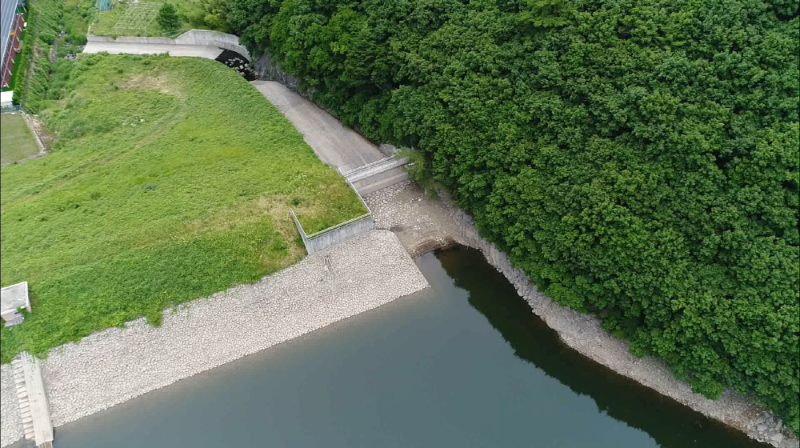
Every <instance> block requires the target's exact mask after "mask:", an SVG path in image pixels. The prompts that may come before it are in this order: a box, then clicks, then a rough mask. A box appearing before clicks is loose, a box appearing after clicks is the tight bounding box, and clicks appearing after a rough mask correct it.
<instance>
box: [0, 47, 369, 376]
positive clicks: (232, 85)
mask: <svg viewBox="0 0 800 448" xmlns="http://www.w3.org/2000/svg"><path fill="white" fill-rule="evenodd" d="M65 90H66V91H67V92H70V93H69V94H67V95H66V96H65V97H64V99H62V100H60V101H56V102H52V103H50V104H49V106H48V107H47V108H46V110H44V111H43V113H42V116H43V117H44V119H45V120H46V122H47V124H48V126H49V127H50V128H51V130H52V131H54V132H55V133H56V134H57V135H58V138H59V141H58V143H57V145H56V146H55V148H54V150H53V152H52V154H50V155H48V156H46V157H44V158H40V159H36V160H32V161H30V162H26V163H25V164H21V165H10V166H5V167H3V168H2V172H0V181H1V182H2V185H1V188H2V191H3V195H2V202H1V203H0V209H1V210H2V233H1V234H0V235H1V236H2V257H0V262H1V263H2V284H3V285H4V286H5V285H9V284H13V283H16V282H20V281H24V280H26V281H28V282H29V283H30V292H31V298H32V304H33V313H32V314H31V315H30V316H28V318H27V319H26V321H25V322H24V323H23V324H22V325H20V326H17V327H11V328H3V329H2V361H3V362H8V361H9V360H10V359H11V358H12V357H13V356H14V355H16V354H17V353H18V352H19V351H21V350H29V351H32V352H35V353H40V354H41V353H44V352H45V351H46V350H47V349H49V348H52V347H55V346H57V345H60V344H63V343H65V342H68V341H76V340H78V339H80V338H81V337H84V336H87V335H89V334H91V333H93V332H95V331H97V330H101V329H104V328H108V327H111V326H118V325H121V324H123V323H124V322H125V321H128V320H131V319H133V318H136V317H139V316H142V315H145V316H147V317H148V320H149V321H151V322H153V323H157V322H159V320H160V311H161V310H162V309H163V308H164V307H167V306H170V305H175V304H179V303H182V302H185V301H187V300H191V299H195V298H199V297H204V296H208V295H210V294H212V293H214V292H216V291H220V290H223V289H225V288H228V287H231V286H233V285H236V284H240V283H247V282H253V281H255V280H257V279H259V278H260V277H262V276H263V275H265V274H268V273H270V272H274V271H276V270H279V269H281V268H283V267H285V266H287V265H289V264H291V263H293V262H295V261H297V260H298V259H300V258H301V257H302V254H303V249H302V246H301V244H299V243H298V242H297V237H296V230H295V229H294V227H293V223H292V221H291V219H290V217H289V207H295V209H296V210H297V211H298V215H299V217H300V220H301V222H302V224H303V226H304V227H305V228H306V229H307V231H308V232H314V231H318V230H321V229H323V228H325V227H327V226H329V225H333V224H336V223H339V222H342V221H345V220H347V219H350V218H353V217H355V216H358V215H360V214H362V213H364V212H365V210H364V208H363V206H362V205H361V203H360V202H359V201H358V198H357V197H356V195H355V194H354V193H353V192H352V191H351V190H350V188H349V187H348V186H347V184H346V183H345V181H344V180H343V179H342V178H341V177H340V176H339V175H338V174H337V173H336V172H335V171H334V170H332V169H330V168H328V167H326V166H324V165H323V164H322V163H321V162H320V161H319V159H318V158H317V157H316V155H315V154H314V153H313V151H312V150H311V148H309V147H308V146H307V145H306V144H305V142H304V141H303V137H302V136H301V135H300V134H299V133H298V132H297V131H296V130H295V129H294V127H293V126H292V125H291V124H290V123H289V122H288V121H287V120H286V119H285V118H284V117H283V116H282V115H281V114H280V112H279V111H278V110H277V109H275V108H274V107H273V106H272V105H271V104H270V103H269V102H268V101H267V100H266V99H265V98H264V97H263V96H262V95H261V94H259V93H258V92H257V91H256V90H255V89H254V88H253V87H252V86H251V85H249V84H248V83H247V82H246V81H244V80H243V79H241V78H240V77H239V75H237V74H236V73H235V72H234V71H232V70H230V69H227V68H226V67H224V66H223V65H222V64H219V63H217V62H214V61H210V60H204V59H197V58H169V57H164V56H113V55H82V56H81V58H80V59H79V60H78V61H77V62H76V63H75V65H74V67H73V69H72V70H71V73H70V75H69V78H68V80H67V81H66V87H65ZM293 204H297V205H293Z"/></svg>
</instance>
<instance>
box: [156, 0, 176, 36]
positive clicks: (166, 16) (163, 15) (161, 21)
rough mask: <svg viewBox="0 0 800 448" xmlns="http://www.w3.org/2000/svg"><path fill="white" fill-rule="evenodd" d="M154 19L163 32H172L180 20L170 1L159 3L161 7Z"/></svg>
mask: <svg viewBox="0 0 800 448" xmlns="http://www.w3.org/2000/svg"><path fill="white" fill-rule="evenodd" d="M156 21H157V22H158V26H159V27H160V28H161V30H162V31H163V32H164V33H166V34H174V33H175V31H177V29H178V25H179V22H180V21H179V20H178V13H177V11H176V9H175V6H174V5H173V4H172V3H164V4H163V5H161V8H160V9H159V10H158V17H157V18H156Z"/></svg>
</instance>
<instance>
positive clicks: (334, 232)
mask: <svg viewBox="0 0 800 448" xmlns="http://www.w3.org/2000/svg"><path fill="white" fill-rule="evenodd" d="M292 218H294V223H295V224H296V225H297V230H299V231H300V237H301V238H303V244H305V246H306V252H308V254H309V255H311V254H313V253H314V252H319V251H321V250H322V249H326V248H328V247H331V246H335V245H337V244H339V243H341V242H343V241H347V240H349V239H351V238H355V237H357V236H360V235H363V234H365V233H369V232H371V231H372V230H373V229H374V228H375V223H374V220H373V218H372V215H371V214H369V213H368V214H366V215H362V216H359V217H358V218H355V219H351V220H350V221H346V222H343V223H341V224H339V225H336V226H333V227H328V228H327V229H325V230H322V231H319V232H317V233H314V234H311V235H306V232H305V231H304V230H303V226H302V225H300V221H299V220H298V219H297V215H295V214H294V210H292Z"/></svg>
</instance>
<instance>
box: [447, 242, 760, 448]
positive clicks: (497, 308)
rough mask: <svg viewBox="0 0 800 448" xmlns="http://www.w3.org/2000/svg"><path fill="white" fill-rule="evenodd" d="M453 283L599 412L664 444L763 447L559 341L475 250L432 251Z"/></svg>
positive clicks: (520, 351) (521, 351)
mask: <svg viewBox="0 0 800 448" xmlns="http://www.w3.org/2000/svg"><path fill="white" fill-rule="evenodd" d="M435 255H436V258H438V259H439V261H440V263H441V265H442V267H443V268H444V270H445V271H446V272H447V274H448V276H450V277H451V278H452V279H453V280H454V282H455V285H456V286H457V287H459V288H461V289H464V290H466V291H468V292H469V304H470V305H471V306H472V307H473V308H475V309H476V310H477V311H478V312H480V313H481V314H482V315H483V316H484V317H486V319H487V320H488V321H489V323H490V324H491V325H492V326H493V327H494V328H495V329H496V330H497V331H498V332H500V334H501V335H502V336H503V338H504V339H505V340H506V341H507V342H508V344H509V345H511V347H512V348H513V349H514V354H515V355H516V356H517V357H519V358H520V359H523V360H525V361H527V362H530V363H532V364H533V365H535V366H536V367H537V368H539V369H541V370H542V371H544V372H545V373H546V374H547V375H548V376H550V377H553V378H555V379H557V380H559V381H560V382H561V383H562V384H563V385H565V386H567V387H569V388H570V389H571V390H572V391H573V392H575V393H576V394H580V395H587V396H589V397H591V398H592V399H593V400H594V402H595V403H596V405H597V407H598V409H599V410H600V411H601V412H604V413H606V414H608V415H609V416H611V417H613V418H615V419H617V420H619V421H622V422H625V423H626V424H628V425H629V426H631V427H634V428H638V429H641V430H642V431H645V432H646V433H648V434H649V435H650V436H651V437H653V439H655V441H656V442H657V443H658V444H659V445H660V446H662V447H665V448H685V447H725V448H745V447H746V448H763V447H765V446H768V445H764V444H761V443H759V442H756V441H755V440H752V439H750V438H748V437H747V436H745V435H744V434H742V433H740V432H738V431H736V430H733V429H730V428H728V427H726V426H725V425H723V424H722V423H719V422H717V421H715V420H711V419H709V418H707V417H705V416H703V415H702V414H700V413H698V412H695V411H693V410H691V409H690V408H688V407H686V406H684V405H682V404H680V403H678V402H676V401H674V400H672V399H670V398H667V397H665V396H662V395H661V394H659V393H657V392H655V391H654V390H652V389H649V388H647V387H644V386H642V385H641V384H639V383H637V382H635V381H633V380H631V379H629V378H626V377H624V376H622V375H619V374H617V373H615V372H614V371H612V370H610V369H608V368H607V367H605V366H602V365H600V364H598V363H596V362H594V361H592V360H591V359H589V358H586V357H584V356H583V355H581V354H580V353H578V352H576V351H574V350H572V349H571V348H569V347H567V346H566V345H565V344H563V343H562V342H561V341H560V340H559V338H558V335H557V333H556V332H555V331H554V330H552V329H551V328H550V327H548V326H547V324H545V323H544V322H543V321H542V320H541V319H540V318H539V317H538V316H536V315H535V314H533V312H532V311H531V309H530V307H529V306H528V304H527V303H526V302H525V300H524V299H522V298H521V297H520V296H519V295H518V294H517V292H516V290H515V289H514V287H513V286H512V285H511V283H509V282H508V280H506V278H505V277H503V275H502V274H501V273H499V272H497V271H496V270H495V269H494V268H492V267H491V266H490V265H489V264H488V263H487V262H486V260H485V259H484V258H483V256H482V255H481V253H480V252H478V251H476V250H474V249H469V248H465V247H456V248H452V249H448V250H442V251H438V252H436V254H435Z"/></svg>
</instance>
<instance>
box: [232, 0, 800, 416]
mask: <svg viewBox="0 0 800 448" xmlns="http://www.w3.org/2000/svg"><path fill="white" fill-rule="evenodd" d="M230 1H231V3H230V4H229V10H230V11H229V15H228V20H229V24H230V25H231V27H232V29H233V30H234V31H235V32H238V33H239V34H240V35H241V37H242V40H243V41H244V42H245V43H246V44H247V45H248V46H249V47H250V48H251V49H252V50H254V51H255V52H256V53H258V52H263V51H268V52H269V53H270V54H271V55H272V56H273V57H275V58H277V59H278V60H279V61H280V62H281V63H282V67H283V68H284V69H286V70H287V71H288V72H290V73H292V74H293V75H296V76H298V77H299V78H301V79H302V80H303V81H304V82H305V83H306V84H307V86H309V87H311V88H312V89H313V92H314V95H315V99H316V100H318V101H319V102H321V103H322V104H323V105H324V106H326V107H327V108H329V109H331V110H332V111H334V112H335V113H336V114H338V115H339V116H340V117H341V118H342V119H343V121H344V122H345V123H346V124H351V125H355V126H357V127H359V128H360V129H361V130H362V131H363V132H364V133H365V134H366V135H367V136H369V137H371V138H373V139H375V140H378V141H391V142H395V143H399V144H404V145H411V146H414V147H416V148H418V149H419V150H420V151H421V152H422V153H423V154H424V155H425V157H426V160H427V161H428V163H429V168H428V169H427V170H426V172H430V173H432V174H433V176H434V177H435V179H436V181H437V182H439V183H440V184H441V185H444V186H445V187H447V188H448V189H449V190H451V192H452V193H453V195H454V198H455V199H456V200H457V201H458V203H459V205H460V206H462V207H464V208H465V209H467V210H469V211H471V212H472V213H473V214H474V216H475V220H476V223H477V224H478V226H479V228H480V230H481V232H482V234H483V235H484V236H485V237H487V238H488V239H489V240H491V241H493V242H495V243H496V244H497V245H498V246H500V247H501V248H502V249H504V250H505V251H507V252H508V253H509V254H510V255H511V258H512V260H513V261H514V263H516V264H517V265H518V266H520V267H522V268H524V269H525V271H526V272H527V273H528V274H530V276H531V277H532V279H533V280H534V281H535V282H536V284H537V285H539V287H540V288H541V289H542V290H543V291H544V292H545V293H546V294H547V295H549V296H550V297H552V298H554V299H556V300H558V301H559V302H561V303H562V304H565V305H568V306H571V307H573V308H575V309H578V310H581V311H589V312H593V313H595V314H597V315H598V316H600V317H601V318H602V319H603V321H604V325H605V326H606V327H607V328H608V329H609V330H611V331H614V332H615V333H616V334H618V335H620V336H622V337H625V338H627V339H628V340H630V341H631V343H632V350H633V351H634V353H636V354H650V355H654V356H658V357H661V358H663V359H665V360H667V361H668V362H669V363H670V365H671V366H673V367H674V369H675V372H676V374H677V375H678V376H680V377H681V378H685V379H686V380H688V381H689V382H690V384H692V386H693V387H694V388H695V389H696V390H697V391H700V392H702V393H704V394H706V395H708V396H711V397H715V396H718V395H719V393H720V392H721V391H722V389H723V388H724V387H732V388H734V389H736V390H739V391H742V392H746V393H755V394H757V395H758V397H759V399H760V400H762V401H763V402H764V403H766V404H768V405H769V406H770V407H772V408H773V409H775V410H777V411H778V412H780V413H781V414H782V415H784V416H786V417H787V423H788V424H789V425H790V426H792V427H793V428H794V429H795V430H797V428H798V393H799V392H800V390H799V389H798V387H799V386H798V384H799V381H800V380H799V378H800V357H799V356H798V352H799V351H800V347H798V331H799V330H798V327H799V324H798V302H799V301H800V299H799V297H800V296H799V294H798V270H799V269H800V268H799V266H800V261H799V260H798V210H799V207H798V158H799V156H798V145H799V144H800V142H799V140H800V139H799V137H798V96H799V95H800V94H799V93H798V82H799V81H798V54H800V44H799V43H798V2H797V0H773V1H765V0H702V1H699V0H574V1H572V0H565V1H559V0H472V1H466V0H463V1H462V0H398V1H392V2H384V1H381V0H366V1H359V2H355V1H347V0H285V1H281V0H270V1H269V2H265V1H263V0H230Z"/></svg>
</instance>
